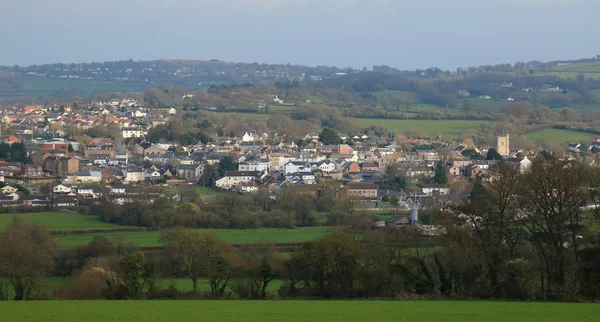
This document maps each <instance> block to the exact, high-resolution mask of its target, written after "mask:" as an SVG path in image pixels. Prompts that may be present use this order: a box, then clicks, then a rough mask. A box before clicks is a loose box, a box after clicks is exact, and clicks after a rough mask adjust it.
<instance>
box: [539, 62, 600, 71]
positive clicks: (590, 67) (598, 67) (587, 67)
mask: <svg viewBox="0 0 600 322" xmlns="http://www.w3.org/2000/svg"><path fill="white" fill-rule="evenodd" d="M550 70H552V71H556V72H576V73H600V62H598V61H595V62H587V63H574V64H566V65H558V66H553V67H552V68H550Z"/></svg>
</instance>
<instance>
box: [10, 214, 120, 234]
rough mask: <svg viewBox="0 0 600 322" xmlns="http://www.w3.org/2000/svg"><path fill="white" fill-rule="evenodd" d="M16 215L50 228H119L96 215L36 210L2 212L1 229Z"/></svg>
mask: <svg viewBox="0 0 600 322" xmlns="http://www.w3.org/2000/svg"><path fill="white" fill-rule="evenodd" d="M13 216H16V217H18V218H21V219H23V220H26V221H33V222H36V223H38V224H40V225H42V226H44V227H46V229H48V230H78V229H98V228H118V227H122V226H119V225H115V224H110V223H105V222H102V221H100V220H98V217H96V216H84V215H79V214H73V213H69V212H36V213H23V214H0V229H2V228H4V227H6V226H7V225H8V224H10V222H11V221H12V220H13V219H12V217H13Z"/></svg>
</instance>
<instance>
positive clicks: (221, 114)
mask: <svg viewBox="0 0 600 322" xmlns="http://www.w3.org/2000/svg"><path fill="white" fill-rule="evenodd" d="M206 113H207V115H215V116H218V117H232V116H239V117H241V118H243V119H246V120H251V119H255V120H266V119H267V118H269V116H270V114H265V113H238V112H206Z"/></svg>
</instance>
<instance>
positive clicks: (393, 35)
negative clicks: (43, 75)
mask: <svg viewBox="0 0 600 322" xmlns="http://www.w3.org/2000/svg"><path fill="white" fill-rule="evenodd" d="M0 44H1V45H0V65H14V64H18V65H30V64H43V63H59V62H61V63H79V62H92V61H96V62H98V61H113V60H126V59H133V60H150V59H161V58H166V59H170V58H176V59H220V60H224V61H232V62H248V63H252V62H258V63H290V64H303V65H309V66H317V65H327V66H337V67H353V68H362V67H368V68H371V67H372V66H373V65H389V66H393V67H396V68H399V69H406V70H410V69H416V68H428V67H432V66H436V67H440V68H443V69H450V70H452V69H455V68H456V67H467V66H478V65H484V64H496V63H506V62H510V63H514V62H517V61H530V60H540V61H549V60H557V59H577V58H590V57H593V56H596V55H598V54H600V0H102V1H82V0H0Z"/></svg>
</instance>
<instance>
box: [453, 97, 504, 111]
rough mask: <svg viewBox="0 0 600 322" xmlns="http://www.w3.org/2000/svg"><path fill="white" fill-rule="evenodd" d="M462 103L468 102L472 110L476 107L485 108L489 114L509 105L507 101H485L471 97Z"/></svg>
mask: <svg viewBox="0 0 600 322" xmlns="http://www.w3.org/2000/svg"><path fill="white" fill-rule="evenodd" d="M464 102H469V103H470V104H471V107H472V108H474V109H475V108H477V106H478V105H484V106H487V108H488V111H489V112H497V111H498V110H499V109H500V108H501V107H502V106H504V105H506V104H508V103H510V102H509V101H500V100H494V99H489V100H488V99H485V98H479V97H471V98H467V99H465V100H464Z"/></svg>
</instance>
